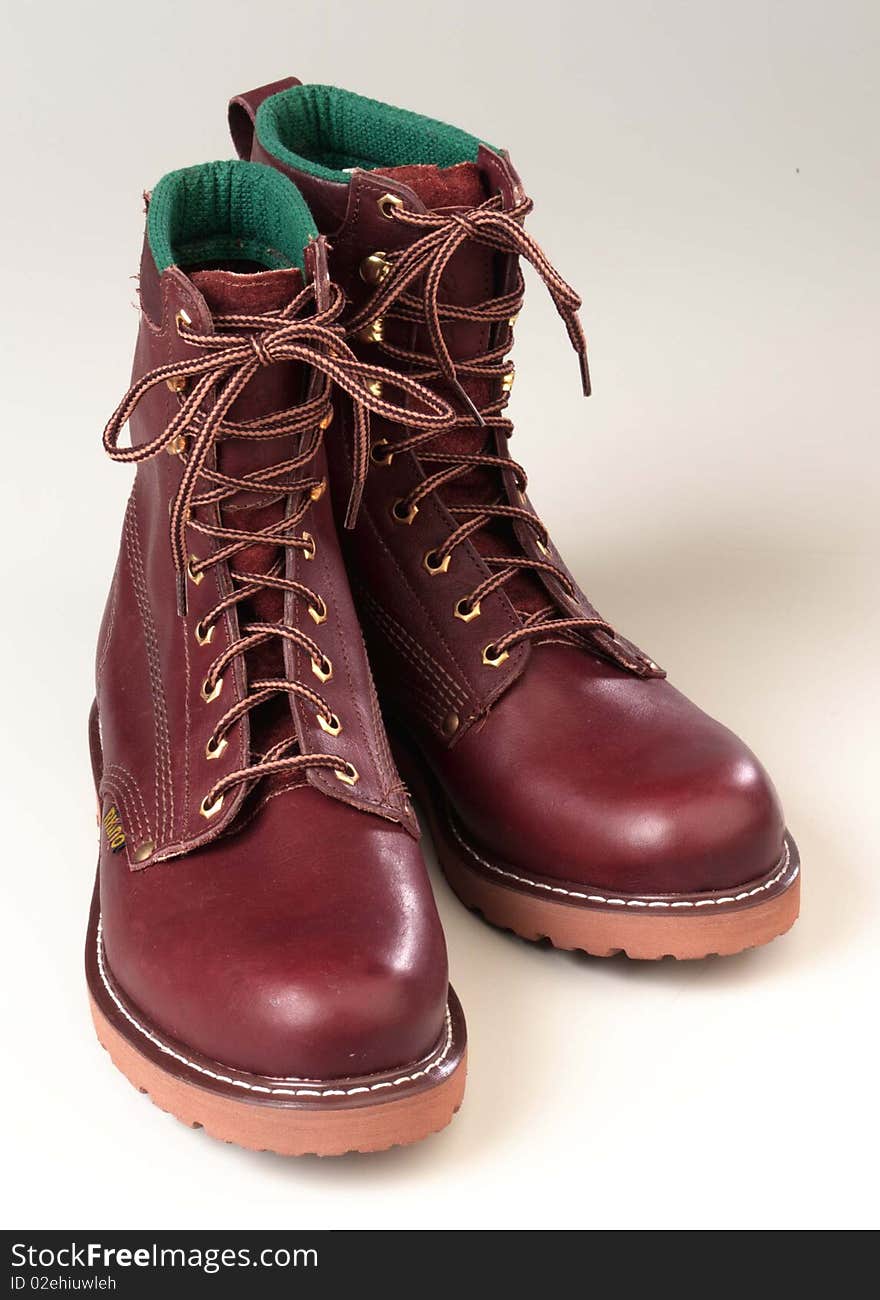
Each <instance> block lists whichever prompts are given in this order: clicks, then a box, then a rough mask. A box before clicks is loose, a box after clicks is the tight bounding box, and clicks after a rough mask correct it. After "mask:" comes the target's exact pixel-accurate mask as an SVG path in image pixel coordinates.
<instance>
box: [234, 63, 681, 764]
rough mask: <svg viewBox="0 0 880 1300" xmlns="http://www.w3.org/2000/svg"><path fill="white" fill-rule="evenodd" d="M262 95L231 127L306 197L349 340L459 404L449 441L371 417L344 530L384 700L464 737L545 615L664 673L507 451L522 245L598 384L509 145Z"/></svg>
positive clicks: (364, 103)
mask: <svg viewBox="0 0 880 1300" xmlns="http://www.w3.org/2000/svg"><path fill="white" fill-rule="evenodd" d="M268 90H270V91H271V93H267V88H263V90H260V91H256V92H253V93H251V94H247V95H243V96H239V97H238V98H237V99H235V100H233V102H232V104H231V106H230V122H231V125H232V128H233V136H234V139H235V141H236V145H237V147H238V148H239V149H240V150H242V151H243V152H245V153H248V152H249V154H250V156H251V157H252V158H253V159H255V160H257V161H261V162H264V163H270V164H271V165H272V166H274V167H276V168H277V169H278V170H279V171H281V172H282V173H283V174H285V175H287V176H288V177H290V178H292V179H293V180H294V181H295V183H296V184H297V186H298V187H300V188H301V189H302V191H303V193H304V195H305V196H306V198H307V201H308V203H309V206H310V207H311V209H312V211H313V213H314V214H315V216H316V220H317V221H318V224H319V228H320V229H321V230H322V232H324V233H326V234H327V236H328V238H329V242H330V246H331V268H332V273H333V275H334V277H336V278H337V279H338V281H339V283H340V285H341V286H342V288H343V289H344V291H345V293H346V296H347V299H348V301H349V304H350V306H349V312H348V315H347V317H346V323H347V328H348V330H349V333H350V337H351V339H352V343H353V346H355V347H356V348H357V349H358V350H359V352H360V355H362V356H364V357H367V358H370V359H381V361H382V363H383V364H385V365H389V366H392V367H395V368H397V369H399V370H400V371H402V372H404V373H410V374H413V375H416V376H418V377H419V379H420V380H422V381H423V382H425V383H427V384H429V385H430V386H432V387H433V389H434V391H436V392H438V393H440V394H442V395H443V396H444V397H446V398H447V399H449V400H450V401H452V402H453V404H454V405H455V406H456V409H457V410H458V412H459V418H458V420H457V423H456V427H455V428H454V429H453V430H451V431H449V432H448V433H444V434H442V435H441V436H436V437H431V438H426V439H424V440H422V441H420V442H419V441H418V440H415V441H414V440H413V439H411V438H408V437H404V438H401V430H400V428H399V427H395V425H394V423H393V422H389V421H381V420H377V421H375V422H374V426H373V435H374V443H373V449H372V459H373V464H372V466H371V471H370V477H369V479H368V483H367V487H366V496H365V508H364V511H363V512H362V517H361V520H360V523H359V526H358V528H357V529H356V530H355V532H354V533H353V534H352V536H351V537H350V538H344V539H343V540H344V545H345V550H346V557H347V561H348V567H349V574H350V577H351V579H352V583H353V586H354V588H355V595H356V598H357V600H358V603H359V609H360V613H361V617H362V620H363V621H364V623H365V626H366V628H367V630H368V640H369V643H370V651H371V656H372V659H373V664H374V669H375V671H376V672H377V676H378V678H379V682H380V687H381V689H382V691H383V700H384V702H385V704H386V707H389V706H390V707H391V709H392V710H393V711H394V712H395V713H400V714H401V715H402V716H403V718H404V719H405V721H406V722H407V724H409V723H410V721H411V716H412V715H413V714H415V715H416V719H417V721H418V723H419V725H420V726H422V727H423V728H425V729H427V731H429V732H430V733H431V735H432V737H433V738H434V739H435V740H441V741H442V742H443V743H446V744H450V743H451V744H455V743H456V742H457V739H458V738H459V737H460V736H461V735H462V734H464V732H465V731H466V730H467V729H468V727H470V726H471V725H473V724H474V722H476V721H477V720H478V719H479V718H480V717H482V716H483V715H484V714H485V712H486V711H487V710H488V709H489V708H491V706H492V704H493V702H494V701H495V700H497V699H498V698H500V697H501V696H502V695H503V694H504V693H505V692H506V691H507V690H508V689H509V688H510V686H511V685H512V684H513V683H514V682H515V681H516V680H517V679H518V678H519V677H520V676H521V675H522V673H523V672H524V671H525V669H526V667H527V664H528V662H529V659H530V654H531V644H530V640H531V638H530V634H528V633H527V632H526V631H525V630H526V629H527V628H528V627H529V626H530V624H531V623H533V622H535V621H541V622H547V623H552V624H553V625H554V626H553V628H552V629H551V630H550V631H548V633H547V635H548V636H558V637H561V638H563V639H574V640H575V641H580V640H581V639H582V637H583V635H584V634H585V633H586V635H587V636H588V639H589V641H590V644H592V645H593V646H594V647H595V648H598V649H599V651H600V653H602V654H603V655H605V656H607V657H609V658H611V659H612V660H613V661H614V662H615V663H617V664H618V665H619V666H620V667H622V668H623V669H625V670H626V671H627V672H634V673H637V674H639V675H645V676H651V675H654V674H656V673H657V672H659V670H658V669H657V667H656V665H654V664H653V663H652V661H650V660H649V659H648V658H647V657H646V656H645V655H644V654H643V653H642V652H641V651H639V650H638V648H637V647H635V646H633V645H632V644H631V643H630V642H628V641H626V639H625V638H623V637H620V636H619V635H614V634H612V633H611V631H610V629H609V628H608V627H607V625H606V624H604V622H603V621H602V620H601V619H600V618H599V616H598V614H597V613H596V611H595V609H594V608H593V607H592V605H591V604H590V603H589V601H588V600H587V598H586V596H585V595H584V593H583V592H582V591H581V590H580V589H579V587H578V586H577V584H576V583H575V581H574V578H573V577H572V575H571V573H570V572H569V571H568V569H567V568H566V567H565V565H564V563H563V561H562V560H561V557H560V556H559V554H558V552H557V551H556V550H555V548H554V547H553V545H552V542H551V541H550V539H549V537H548V535H547V532H546V529H545V528H544V527H543V525H542V524H541V523H540V521H539V520H538V519H537V517H536V516H535V513H534V510H533V509H532V507H531V504H530V502H529V500H528V497H527V495H526V482H527V480H526V476H525V472H524V471H523V470H522V468H521V467H520V466H518V465H516V463H515V462H514V461H512V460H511V458H510V455H509V450H508V441H509V437H510V434H511V432H512V424H511V422H510V420H509V418H508V417H507V412H506V407H507V402H508V398H509V395H510V390H511V387H512V382H513V373H514V372H513V365H512V362H511V361H510V358H509V353H510V350H511V348H512V344H513V326H514V323H515V318H516V313H517V310H518V305H519V302H520V301H521V298H522V292H523V282H522V276H521V272H520V266H519V263H520V256H519V254H520V253H521V254H522V255H523V256H525V257H526V258H527V260H529V261H531V262H532V263H533V265H534V266H535V267H536V269H537V270H538V272H539V274H540V275H541V277H542V278H543V279H544V281H545V283H546V284H547V286H548V288H549V290H550V292H551V294H552V295H553V297H554V301H555V302H556V304H557V306H558V308H559V309H560V313H561V314H562V315H563V317H564V319H565V323H566V326H567V328H568V332H569V336H570V338H571V340H572V343H573V344H574V345H575V348H576V350H577V351H578V352H579V354H580V355H581V357H582V361H583V376H584V385H585V388H586V389H587V390H588V387H589V385H588V380H587V372H586V364H585V353H584V349H583V340H582V335H581V333H580V327H579V325H578V324H577V321H576V315H575V312H576V307H577V305H579V299H578V298H577V296H576V295H575V294H574V293H573V291H572V290H571V289H570V288H569V286H567V285H566V284H565V282H564V281H563V280H562V279H561V277H559V276H558V274H557V273H556V272H555V271H554V270H553V268H552V267H551V266H550V264H549V262H547V259H546V258H545V257H544V256H543V254H542V253H541V252H540V250H539V249H537V246H536V245H534V243H533V241H531V240H530V239H529V238H528V237H527V236H526V235H525V234H524V233H522V231H523V222H524V219H525V217H526V215H527V213H528V211H529V210H530V208H531V203H530V201H529V200H528V198H527V196H526V194H525V191H524V188H523V185H522V182H521V181H520V178H519V176H518V175H517V173H516V171H515V169H514V167H513V165H512V163H511V162H510V159H509V158H508V157H507V155H506V153H505V152H503V151H501V150H498V149H495V148H493V147H492V146H490V145H488V144H486V143H485V142H483V141H481V140H480V139H479V138H477V137H476V136H473V135H469V134H468V133H466V132H464V131H461V130H459V129H457V128H455V127H450V126H447V125H445V124H443V123H438V122H433V121H431V120H429V119H426V118H422V117H419V116H418V115H416V114H412V113H407V112H404V111H403V110H400V109H394V108H391V107H390V106H388V105H383V104H379V103H377V102H375V101H373V100H367V99H364V98H362V97H360V96H357V95H352V94H349V93H348V92H345V91H340V90H336V89H334V88H332V87H323V86H301V85H299V83H296V82H295V80H294V79H290V81H289V82H288V84H287V85H286V86H285V85H284V83H275V85H274V86H273V87H271V88H268ZM401 279H404V280H405V281H406V283H405V286H404V289H403V291H402V292H399V291H398V289H395V288H392V286H395V285H398V286H399V284H400V282H401ZM345 437H346V427H345V419H344V416H343V418H342V419H341V420H340V423H339V425H338V426H337V428H336V430H335V436H334V437H333V438H332V439H331V440H330V442H329V447H328V450H329V455H330V459H331V480H332V481H333V482H334V483H337V484H339V485H340V495H342V496H344V495H345V484H346V482H347V475H348V465H347V461H348V457H347V453H346V447H345ZM484 507H489V509H484ZM499 507H500V508H499ZM503 574H506V576H505V577H504V578H503V580H501V575H503ZM562 624H567V625H571V627H570V630H569V627H567V626H566V627H562ZM499 646H500V647H501V648H500V650H499ZM441 687H442V690H441V689H440V688H441Z"/></svg>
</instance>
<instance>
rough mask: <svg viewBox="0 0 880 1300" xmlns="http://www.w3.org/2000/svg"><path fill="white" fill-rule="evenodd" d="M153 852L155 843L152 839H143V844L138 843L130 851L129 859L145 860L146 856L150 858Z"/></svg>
mask: <svg viewBox="0 0 880 1300" xmlns="http://www.w3.org/2000/svg"><path fill="white" fill-rule="evenodd" d="M155 852H156V845H155V844H154V843H153V841H152V840H144V842H143V844H139V845H138V846H137V848H136V849H135V851H134V853H132V855H131V860H132V862H146V860H147V858H151V857H152V856H153V854H154V853H155Z"/></svg>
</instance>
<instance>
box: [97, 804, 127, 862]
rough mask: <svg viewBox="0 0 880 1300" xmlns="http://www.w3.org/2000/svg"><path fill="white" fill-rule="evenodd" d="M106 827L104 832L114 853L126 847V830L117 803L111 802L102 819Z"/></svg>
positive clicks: (102, 823)
mask: <svg viewBox="0 0 880 1300" xmlns="http://www.w3.org/2000/svg"><path fill="white" fill-rule="evenodd" d="M101 825H102V826H103V827H104V834H105V835H106V836H107V843H108V844H109V846H110V851H111V852H112V853H118V852H119V850H120V849H124V848H125V831H124V830H123V829H122V822H121V821H120V820H119V813H118V812H117V810H116V805H115V804H111V805H110V807H109V808H108V809H107V811H106V812H105V813H104V816H103V818H102V820H101Z"/></svg>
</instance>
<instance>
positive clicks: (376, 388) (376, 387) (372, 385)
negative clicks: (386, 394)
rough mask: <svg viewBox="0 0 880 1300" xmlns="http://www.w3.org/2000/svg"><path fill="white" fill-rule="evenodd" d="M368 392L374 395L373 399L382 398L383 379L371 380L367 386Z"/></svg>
mask: <svg viewBox="0 0 880 1300" xmlns="http://www.w3.org/2000/svg"><path fill="white" fill-rule="evenodd" d="M367 392H369V393H372V395H373V397H381V396H382V380H381V379H371V380H370V382H369V383H368V384H367Z"/></svg>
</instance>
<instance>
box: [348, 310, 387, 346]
mask: <svg viewBox="0 0 880 1300" xmlns="http://www.w3.org/2000/svg"><path fill="white" fill-rule="evenodd" d="M355 337H356V338H357V339H359V340H360V342H361V343H381V342H382V341H383V340H384V338H385V319H384V317H383V316H377V317H376V319H375V320H373V321H370V323H369V325H365V326H364V328H363V329H362V330H358V332H357V334H356V335H355Z"/></svg>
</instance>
